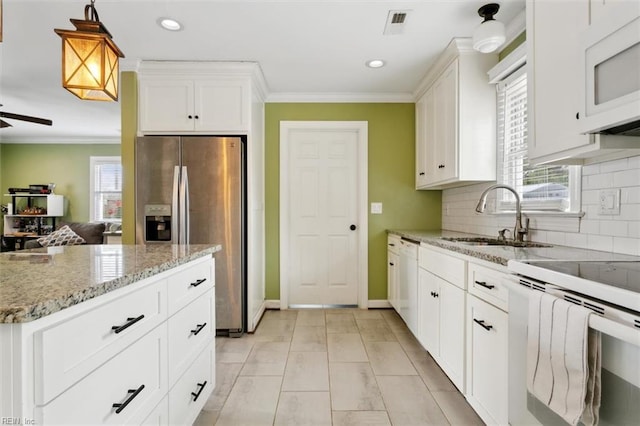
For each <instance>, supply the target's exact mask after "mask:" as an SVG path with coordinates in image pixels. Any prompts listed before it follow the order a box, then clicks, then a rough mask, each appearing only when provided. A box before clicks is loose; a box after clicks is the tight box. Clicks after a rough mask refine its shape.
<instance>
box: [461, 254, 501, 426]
mask: <svg viewBox="0 0 640 426" xmlns="http://www.w3.org/2000/svg"><path fill="white" fill-rule="evenodd" d="M505 276H506V274H505V273H503V272H501V271H499V270H497V269H495V268H489V267H485V266H482V265H478V264H475V263H472V262H469V278H468V279H469V282H468V284H469V292H470V293H472V294H470V295H469V297H468V298H467V388H466V395H465V396H466V398H467V400H468V401H469V404H471V406H472V407H473V408H474V410H475V411H476V412H477V413H478V415H479V416H480V417H481V418H482V420H483V421H484V422H486V423H487V424H500V425H506V424H507V423H508V393H507V392H508V376H507V374H508V370H507V369H508V358H507V357H508V346H507V343H508V342H507V339H508V334H509V333H508V324H509V316H508V313H507V312H506V310H507V301H508V297H507V294H506V293H507V289H506V288H505V286H504V285H503V278H504V277H505Z"/></svg>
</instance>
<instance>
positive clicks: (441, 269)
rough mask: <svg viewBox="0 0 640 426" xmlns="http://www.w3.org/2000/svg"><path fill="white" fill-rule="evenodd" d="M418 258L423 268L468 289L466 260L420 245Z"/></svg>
mask: <svg viewBox="0 0 640 426" xmlns="http://www.w3.org/2000/svg"><path fill="white" fill-rule="evenodd" d="M418 260H419V265H420V267H421V268H423V269H426V270H427V271H429V272H431V273H433V274H435V275H437V276H439V277H440V278H443V279H445V280H446V281H449V282H450V283H451V284H453V285H455V286H457V287H460V288H461V289H463V290H465V289H466V281H467V280H466V263H467V262H466V261H465V260H462V259H459V258H457V257H453V256H449V255H447V254H444V253H440V252H439V251H435V250H431V249H428V248H426V247H420V251H419V252H418Z"/></svg>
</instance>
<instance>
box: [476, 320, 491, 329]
mask: <svg viewBox="0 0 640 426" xmlns="http://www.w3.org/2000/svg"><path fill="white" fill-rule="evenodd" d="M473 322H475V323H477V324H480V327H482V328H484V329H485V330H487V331H490V330H491V329H492V328H493V326H492V325H487V324H485V323H484V320H477V319H475V318H474V319H473Z"/></svg>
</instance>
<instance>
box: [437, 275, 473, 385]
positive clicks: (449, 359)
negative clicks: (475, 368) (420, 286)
mask: <svg viewBox="0 0 640 426" xmlns="http://www.w3.org/2000/svg"><path fill="white" fill-rule="evenodd" d="M465 298H466V297H465V291H464V290H462V289H460V288H458V287H456V286H454V285H453V284H450V283H448V282H447V281H444V280H441V282H440V292H439V293H438V299H439V300H440V323H439V326H440V333H439V334H440V354H439V359H438V363H439V364H440V366H441V367H442V369H443V370H444V372H445V373H447V375H448V376H449V378H450V379H451V381H452V382H453V384H455V385H456V386H457V387H458V389H459V390H460V392H462V393H464V384H465V383H464V370H465V365H464V360H465V356H464V355H465V353H464V346H465V342H464V328H465Z"/></svg>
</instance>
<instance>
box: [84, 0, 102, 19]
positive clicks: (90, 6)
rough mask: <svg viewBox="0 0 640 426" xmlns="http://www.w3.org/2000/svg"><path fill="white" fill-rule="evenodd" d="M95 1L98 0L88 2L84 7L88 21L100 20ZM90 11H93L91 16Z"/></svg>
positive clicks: (85, 17)
mask: <svg viewBox="0 0 640 426" xmlns="http://www.w3.org/2000/svg"><path fill="white" fill-rule="evenodd" d="M95 2H96V0H91V4H88V5H86V6H85V7H84V19H85V20H86V21H93V22H100V17H99V16H98V11H97V10H96V6H95ZM89 12H91V16H89Z"/></svg>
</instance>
